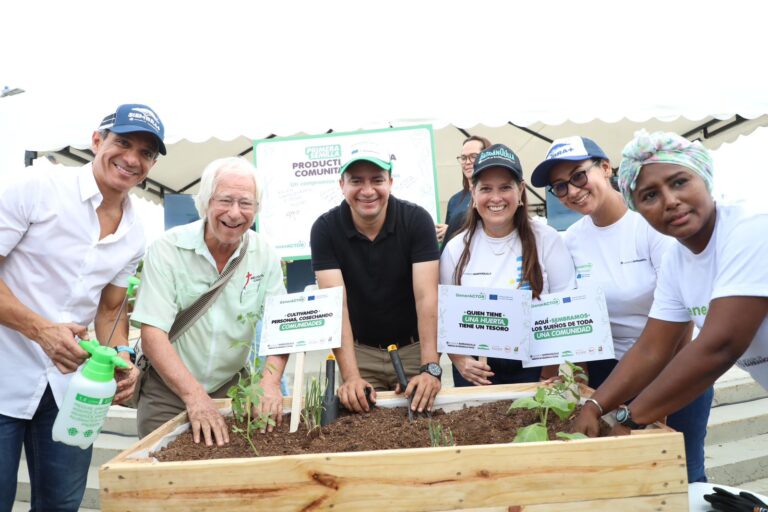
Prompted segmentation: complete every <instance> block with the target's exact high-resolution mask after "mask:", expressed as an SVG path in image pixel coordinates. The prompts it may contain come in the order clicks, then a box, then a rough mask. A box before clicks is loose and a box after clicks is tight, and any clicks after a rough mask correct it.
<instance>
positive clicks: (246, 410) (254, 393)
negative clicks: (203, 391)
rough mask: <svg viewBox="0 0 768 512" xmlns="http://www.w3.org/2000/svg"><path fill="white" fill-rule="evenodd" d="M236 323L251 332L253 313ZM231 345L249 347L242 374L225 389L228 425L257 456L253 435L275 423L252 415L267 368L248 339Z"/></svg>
mask: <svg viewBox="0 0 768 512" xmlns="http://www.w3.org/2000/svg"><path fill="white" fill-rule="evenodd" d="M237 320H238V321H239V322H242V323H247V324H248V326H249V327H250V331H251V333H253V332H254V331H255V329H256V316H255V315H254V314H253V313H248V314H246V315H238V316H237ZM252 337H253V336H251V338H252ZM232 346H233V348H241V347H243V346H248V347H249V352H248V364H247V366H246V371H245V372H244V373H241V374H240V377H239V379H238V381H237V384H235V385H234V386H232V387H230V388H229V389H228V390H227V396H228V397H229V398H231V399H232V414H233V415H234V417H235V425H232V432H233V433H235V434H240V435H242V436H243V437H244V438H245V440H246V441H248V444H249V445H250V446H251V449H252V450H253V453H254V454H255V455H258V454H259V453H258V451H257V450H256V446H255V445H254V444H253V439H252V437H253V434H254V433H255V432H256V431H260V430H264V429H266V428H267V427H268V426H270V425H271V426H274V425H275V420H273V419H272V418H270V417H269V416H268V415H267V414H263V413H262V414H258V415H254V412H253V411H254V407H257V406H258V405H259V402H260V401H261V397H262V396H263V395H264V390H263V389H262V387H261V379H262V377H263V376H264V370H267V371H271V369H270V368H267V367H264V366H262V364H261V360H260V359H259V358H258V357H255V354H254V353H253V344H252V343H251V340H250V339H248V340H239V341H236V342H234V343H233V344H232Z"/></svg>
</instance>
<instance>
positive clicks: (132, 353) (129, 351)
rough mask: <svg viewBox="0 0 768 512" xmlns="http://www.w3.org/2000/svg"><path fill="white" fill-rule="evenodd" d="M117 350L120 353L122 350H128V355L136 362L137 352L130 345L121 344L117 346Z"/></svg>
mask: <svg viewBox="0 0 768 512" xmlns="http://www.w3.org/2000/svg"><path fill="white" fill-rule="evenodd" d="M115 350H116V351H117V353H118V354H119V353H120V352H128V356H129V357H130V359H131V363H133V364H136V352H134V350H133V349H132V348H131V347H129V346H128V345H121V346H119V347H115Z"/></svg>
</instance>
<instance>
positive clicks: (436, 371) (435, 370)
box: [427, 363, 443, 377]
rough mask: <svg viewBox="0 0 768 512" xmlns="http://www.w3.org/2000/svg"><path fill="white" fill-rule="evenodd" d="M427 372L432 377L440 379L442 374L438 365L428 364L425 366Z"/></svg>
mask: <svg viewBox="0 0 768 512" xmlns="http://www.w3.org/2000/svg"><path fill="white" fill-rule="evenodd" d="M427 371H428V372H429V374H430V375H434V376H435V377H440V376H441V375H442V374H443V369H442V368H440V365H439V364H437V363H429V364H428V365H427Z"/></svg>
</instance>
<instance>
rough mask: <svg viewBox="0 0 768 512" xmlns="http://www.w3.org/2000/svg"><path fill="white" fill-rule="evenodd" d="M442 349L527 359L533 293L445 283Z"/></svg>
mask: <svg viewBox="0 0 768 512" xmlns="http://www.w3.org/2000/svg"><path fill="white" fill-rule="evenodd" d="M437 311H438V313H437V345H438V351H439V352H444V353H447V354H464V355H469V356H487V357H499V358H503V359H517V360H524V359H526V358H527V347H528V341H529V338H530V336H531V292H530V291H526V290H515V289H510V288H474V287H470V286H453V285H443V284H441V285H440V286H439V289H438V302H437Z"/></svg>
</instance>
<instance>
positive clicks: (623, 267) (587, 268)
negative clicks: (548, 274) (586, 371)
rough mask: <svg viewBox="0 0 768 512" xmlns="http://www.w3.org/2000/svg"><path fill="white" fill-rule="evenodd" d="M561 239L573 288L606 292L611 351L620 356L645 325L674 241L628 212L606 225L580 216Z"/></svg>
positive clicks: (636, 215)
mask: <svg viewBox="0 0 768 512" xmlns="http://www.w3.org/2000/svg"><path fill="white" fill-rule="evenodd" d="M564 238H565V245H566V246H567V247H568V250H569V251H570V252H571V256H573V263H574V265H575V266H576V282H577V284H578V287H579V288H583V287H592V286H594V287H600V288H602V289H603V291H604V292H605V301H606V303H607V305H608V316H609V318H610V320H611V334H612V335H613V349H614V353H615V357H616V359H621V358H622V356H623V355H624V354H625V353H626V352H627V350H629V349H630V348H631V347H632V345H634V343H635V341H636V340H637V338H638V337H640V333H642V332H643V329H644V328H645V324H646V322H647V320H648V311H649V310H650V309H651V304H652V303H653V291H654V290H655V288H656V279H657V275H658V272H659V270H660V269H661V261H662V256H663V255H664V253H665V252H666V251H667V250H668V249H669V248H670V247H672V246H673V245H674V244H675V243H676V242H675V240H674V238H670V237H668V236H664V235H662V234H661V233H659V232H658V231H656V230H655V229H653V228H652V227H651V226H650V225H649V224H648V223H647V222H646V221H645V219H643V217H642V216H641V215H640V214H639V213H636V212H633V211H631V210H627V212H626V213H625V214H624V215H623V216H622V217H621V219H619V220H618V221H616V222H614V223H613V224H611V225H610V226H605V227H599V226H596V225H595V224H594V223H593V222H592V219H591V218H590V217H589V216H584V217H582V218H581V219H579V220H578V221H577V222H576V223H574V224H573V225H571V227H569V228H568V229H567V230H566V232H565V235H564Z"/></svg>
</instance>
